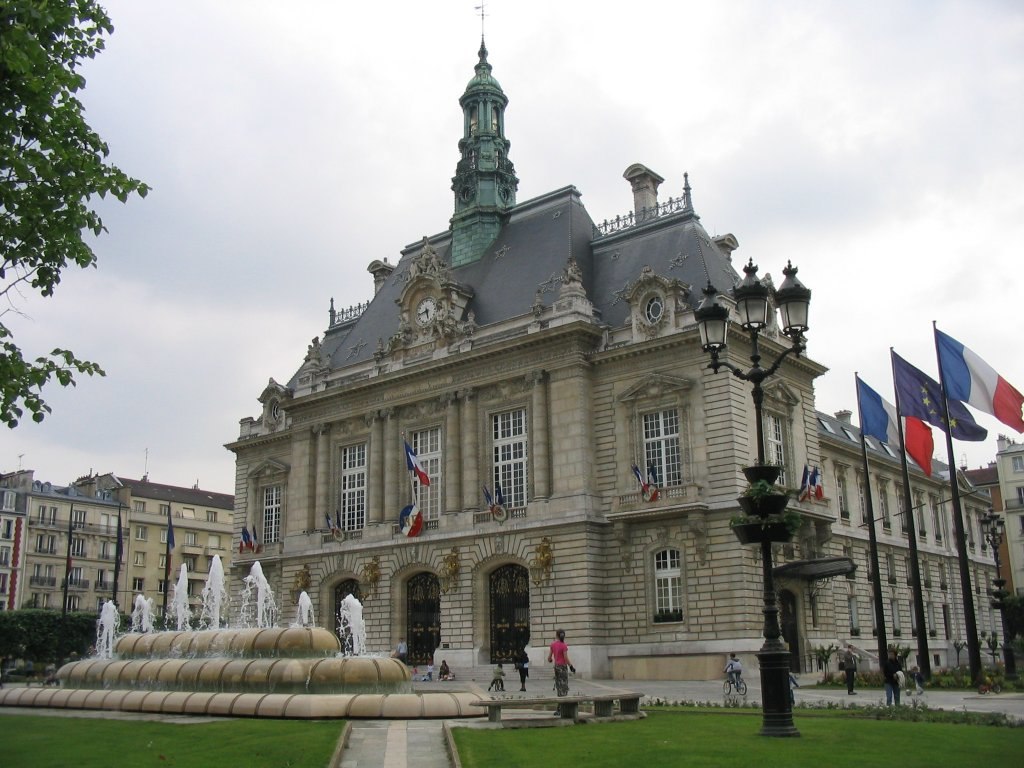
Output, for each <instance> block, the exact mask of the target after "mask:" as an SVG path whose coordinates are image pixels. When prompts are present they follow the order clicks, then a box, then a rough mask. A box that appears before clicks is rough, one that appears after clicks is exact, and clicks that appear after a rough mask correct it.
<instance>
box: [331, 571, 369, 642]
mask: <svg viewBox="0 0 1024 768" xmlns="http://www.w3.org/2000/svg"><path fill="white" fill-rule="evenodd" d="M349 595H352V597H354V598H355V599H356V600H358V601H359V602H360V603H361V602H363V590H362V589H360V588H359V582H358V581H356V580H355V579H345V580H344V581H343V582H341V583H340V584H339V585H338V586H336V587H335V588H334V634H336V635H337V636H338V639H339V640H340V641H341V648H342V650H343V651H345V650H347V651H351V650H352V637H351V633H350V632H349V631H348V629H347V628H346V629H342V627H341V602H342V600H344V599H345V598H346V597H348V596H349Z"/></svg>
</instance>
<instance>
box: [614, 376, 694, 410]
mask: <svg viewBox="0 0 1024 768" xmlns="http://www.w3.org/2000/svg"><path fill="white" fill-rule="evenodd" d="M692 388H693V381H691V380H690V379H684V378H682V377H680V376H672V375H670V374H667V373H652V374H650V375H649V376H645V377H644V378H642V379H640V380H639V381H637V382H636V383H635V384H633V385H632V386H631V387H629V388H628V389H627V390H626V391H624V392H623V393H622V394H620V395H619V402H622V403H630V402H636V401H642V400H660V399H661V398H662V397H664V396H665V395H666V394H673V393H674V394H677V395H679V394H682V393H685V392H689V391H690V389H692Z"/></svg>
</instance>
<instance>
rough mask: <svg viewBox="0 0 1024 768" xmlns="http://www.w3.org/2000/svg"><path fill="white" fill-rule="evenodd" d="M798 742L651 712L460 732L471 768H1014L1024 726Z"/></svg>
mask: <svg viewBox="0 0 1024 768" xmlns="http://www.w3.org/2000/svg"><path fill="white" fill-rule="evenodd" d="M795 722H796V725H797V728H798V729H799V730H800V734H801V736H800V738H792V739H773V738H765V737H764V736H759V735H758V731H759V730H760V727H761V715H760V714H759V713H758V714H741V713H728V712H717V713H711V712H697V711H665V712H651V713H649V714H648V716H647V718H646V719H645V720H643V721H640V722H622V723H603V724H599V725H594V724H590V725H585V726H576V727H572V728H527V729H515V730H512V729H509V730H504V731H494V730H474V729H469V728H457V729H455V731H454V733H455V741H456V744H457V745H458V749H459V756H460V758H461V760H462V765H463V768H541V767H542V766H578V767H579V768H621V767H622V766H629V767H630V768H662V767H663V766H664V768H678V766H681V765H685V766H686V768H704V766H708V767H709V768H710V767H712V766H714V768H730V767H731V766H736V767H737V768H750V766H756V768H800V767H801V766H814V768H821V766H829V767H830V768H832V767H833V766H835V768H847V767H849V768H868V767H869V766H890V765H891V766H899V768H913V767H914V766H927V767H928V768H934V766H937V765H941V766H945V765H950V766H968V765H990V766H1002V765H1013V764H1015V762H1016V761H1017V760H1019V759H1020V755H1021V753H1022V751H1024V728H995V727H985V726H978V725H952V724H945V723H916V722H888V721H877V720H869V719H861V718H856V717H850V716H848V715H844V714H839V713H836V714H829V713H815V714H814V715H813V716H806V717H801V716H799V715H798V716H797V717H796V718H795Z"/></svg>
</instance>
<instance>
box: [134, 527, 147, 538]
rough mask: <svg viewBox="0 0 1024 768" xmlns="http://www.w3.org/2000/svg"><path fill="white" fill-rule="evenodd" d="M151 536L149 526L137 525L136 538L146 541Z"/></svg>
mask: <svg viewBox="0 0 1024 768" xmlns="http://www.w3.org/2000/svg"><path fill="white" fill-rule="evenodd" d="M148 538H149V528H148V527H147V526H145V525H137V526H135V540H136V541H145V540H146V539H148Z"/></svg>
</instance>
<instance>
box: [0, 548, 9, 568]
mask: <svg viewBox="0 0 1024 768" xmlns="http://www.w3.org/2000/svg"><path fill="white" fill-rule="evenodd" d="M10 564H11V548H10V547H0V565H3V566H9V565H10Z"/></svg>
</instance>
